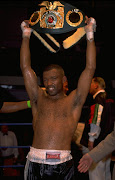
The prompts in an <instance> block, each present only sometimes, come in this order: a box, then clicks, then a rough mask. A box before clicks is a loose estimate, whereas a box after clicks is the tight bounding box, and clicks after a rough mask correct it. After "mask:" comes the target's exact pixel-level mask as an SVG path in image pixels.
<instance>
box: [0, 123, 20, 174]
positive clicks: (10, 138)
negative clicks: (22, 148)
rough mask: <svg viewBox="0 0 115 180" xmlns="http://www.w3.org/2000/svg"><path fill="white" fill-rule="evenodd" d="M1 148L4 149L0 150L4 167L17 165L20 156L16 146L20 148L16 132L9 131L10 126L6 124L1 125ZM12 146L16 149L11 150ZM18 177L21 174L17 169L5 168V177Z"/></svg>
mask: <svg viewBox="0 0 115 180" xmlns="http://www.w3.org/2000/svg"><path fill="white" fill-rule="evenodd" d="M0 146H1V147H3V148H1V149H0V153H1V157H0V158H1V162H2V165H4V166H7V165H14V164H16V162H17V158H18V155H19V152H18V148H15V146H18V143H17V138H16V135H15V133H14V132H12V131H9V130H8V126H7V125H6V124H5V123H3V125H1V131H0ZM8 146H9V147H8ZM10 146H12V147H13V146H14V148H10ZM16 175H19V172H18V171H17V170H16V169H13V168H3V176H16Z"/></svg>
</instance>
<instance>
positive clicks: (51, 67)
mask: <svg viewBox="0 0 115 180" xmlns="http://www.w3.org/2000/svg"><path fill="white" fill-rule="evenodd" d="M52 69H57V70H60V72H61V73H62V76H65V72H64V70H63V68H62V67H61V66H60V65H58V64H50V65H48V66H46V67H45V68H44V70H43V72H45V71H50V70H52Z"/></svg>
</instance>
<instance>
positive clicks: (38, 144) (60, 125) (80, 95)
mask: <svg viewBox="0 0 115 180" xmlns="http://www.w3.org/2000/svg"><path fill="white" fill-rule="evenodd" d="M94 24H95V20H94V19H93V18H91V19H90V20H89V21H88V24H87V26H86V27H85V31H86V37H87V50H86V67H85V69H84V71H83V72H82V74H81V76H80V78H79V81H78V86H77V89H76V90H74V91H72V92H71V93H70V94H69V95H68V96H65V94H64V92H63V83H64V82H65V81H66V77H65V74H64V71H63V69H62V68H61V67H60V66H58V65H50V66H48V67H47V68H46V69H45V70H44V72H43V82H44V86H45V88H46V92H47V93H44V91H43V90H42V89H41V88H40V87H39V86H38V84H37V77H36V74H35V72H34V71H33V69H32V68H31V58H30V49H29V39H30V35H31V32H32V30H31V29H30V28H29V26H28V23H27V22H26V21H25V22H22V24H21V28H22V37H23V40H22V45H21V50H20V67H21V70H22V74H23V77H24V82H25V87H26V90H27V92H28V95H29V98H30V101H31V106H32V114H33V129H34V138H33V143H32V147H31V148H30V152H29V153H28V156H27V163H26V167H25V180H26V179H28V180H30V179H36V180H37V179H38V180H40V179H42V178H43V179H46V180H48V179H60V180H61V179H63V180H64V179H66V180H73V179H74V167H73V160H72V156H71V150H70V149H71V140H72V136H73V134H74V132H75V130H76V126H77V123H78V121H79V118H80V115H81V110H82V107H83V104H84V102H85V100H86V97H87V94H88V92H89V88H90V84H91V81H92V78H93V75H94V72H95V68H96V48H95V43H94V36H93V27H94Z"/></svg>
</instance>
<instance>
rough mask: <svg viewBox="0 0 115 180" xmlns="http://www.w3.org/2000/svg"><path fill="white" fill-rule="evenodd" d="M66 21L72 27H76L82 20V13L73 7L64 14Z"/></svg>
mask: <svg viewBox="0 0 115 180" xmlns="http://www.w3.org/2000/svg"><path fill="white" fill-rule="evenodd" d="M66 21H67V23H68V24H69V25H70V26H72V27H77V26H79V25H80V24H81V22H82V21H83V14H82V13H81V12H80V11H79V9H73V10H72V11H68V13H67V14H66Z"/></svg>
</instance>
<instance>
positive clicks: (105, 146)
mask: <svg viewBox="0 0 115 180" xmlns="http://www.w3.org/2000/svg"><path fill="white" fill-rule="evenodd" d="M114 150H115V122H114V131H112V132H111V133H110V134H109V135H108V136H107V137H106V138H105V139H104V140H103V141H101V142H100V143H99V144H98V145H97V146H96V147H95V148H94V149H92V150H91V151H90V152H88V153H86V154H85V155H84V156H83V157H82V158H81V159H80V161H79V166H78V170H79V172H81V173H85V172H86V171H88V169H89V168H90V167H91V165H92V163H93V162H95V163H97V162H99V161H100V160H102V159H103V158H104V157H106V156H107V155H108V154H110V153H112V152H113V151H114ZM112 180H115V163H114V168H113V176H112Z"/></svg>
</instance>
